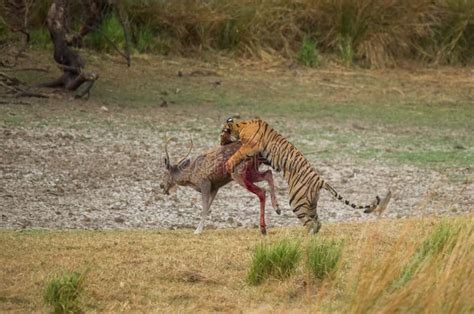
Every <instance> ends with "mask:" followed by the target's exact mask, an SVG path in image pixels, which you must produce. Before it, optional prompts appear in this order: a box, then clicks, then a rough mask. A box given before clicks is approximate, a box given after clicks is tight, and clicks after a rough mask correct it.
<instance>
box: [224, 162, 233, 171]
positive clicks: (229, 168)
mask: <svg viewBox="0 0 474 314" xmlns="http://www.w3.org/2000/svg"><path fill="white" fill-rule="evenodd" d="M232 170H234V165H233V163H231V162H229V161H227V162H226V163H225V171H226V172H228V173H232Z"/></svg>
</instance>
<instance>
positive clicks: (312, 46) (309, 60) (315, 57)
mask: <svg viewBox="0 0 474 314" xmlns="http://www.w3.org/2000/svg"><path fill="white" fill-rule="evenodd" d="M298 62H299V63H301V64H303V65H305V66H308V67H311V68H315V67H318V66H320V65H321V56H320V55H319V52H318V49H317V48H316V43H315V42H314V41H313V40H311V39H309V38H308V37H305V38H304V39H303V43H302V44H301V48H300V51H299V52H298Z"/></svg>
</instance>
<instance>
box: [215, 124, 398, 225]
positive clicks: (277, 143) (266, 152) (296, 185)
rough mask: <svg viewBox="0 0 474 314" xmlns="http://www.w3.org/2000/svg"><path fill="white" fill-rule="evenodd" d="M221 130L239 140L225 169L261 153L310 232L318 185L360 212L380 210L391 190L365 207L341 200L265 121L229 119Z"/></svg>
mask: <svg viewBox="0 0 474 314" xmlns="http://www.w3.org/2000/svg"><path fill="white" fill-rule="evenodd" d="M223 129H229V130H230V132H231V135H232V136H233V137H235V138H236V139H240V141H241V143H242V146H241V147H240V149H239V150H238V151H237V152H235V153H234V155H232V157H230V158H229V159H228V160H227V163H226V168H227V170H228V171H230V170H232V169H233V168H234V167H235V166H237V165H238V164H239V163H240V162H241V161H243V160H245V159H246V158H248V157H250V156H255V155H257V154H259V153H260V154H262V156H263V157H264V158H265V159H267V160H268V161H269V162H270V163H271V166H272V167H273V168H274V169H276V170H278V171H280V170H283V176H284V178H285V179H286V181H287V182H288V187H289V196H290V206H291V208H292V210H293V212H294V213H295V214H296V216H297V217H298V218H299V219H300V220H301V221H302V222H303V224H304V225H305V226H307V227H308V229H309V232H310V233H316V232H318V231H319V229H320V227H321V223H320V222H319V220H318V215H317V212H316V206H317V202H318V198H319V191H320V190H321V189H322V188H324V189H326V190H327V191H329V192H330V193H331V194H332V195H333V196H334V197H335V198H336V199H338V200H340V201H341V202H343V203H344V204H346V205H349V206H351V207H352V208H358V209H365V210H364V213H371V212H373V211H375V210H376V209H377V211H382V210H383V209H384V208H385V207H386V205H387V203H388V201H389V199H390V196H391V193H390V191H389V192H388V194H387V196H386V197H385V198H384V199H383V200H381V199H380V197H378V196H377V197H376V199H375V201H374V202H373V203H372V204H370V205H366V206H358V205H355V204H353V203H351V202H349V201H347V200H345V199H344V198H343V197H342V196H341V195H340V194H339V193H338V192H336V190H335V189H334V188H333V187H332V186H331V185H329V183H327V182H326V181H324V180H323V178H321V176H320V175H319V174H318V173H317V172H316V170H315V169H314V168H313V167H312V166H311V164H310V163H309V161H308V160H307V159H306V158H305V157H304V156H303V154H302V153H301V152H300V151H298V150H297V149H296V148H295V147H294V146H293V144H291V143H290V142H289V141H288V140H287V139H286V138H284V137H283V136H282V135H280V134H279V133H278V132H277V131H275V130H274V129H272V128H271V127H270V126H269V125H268V123H266V122H265V121H262V120H259V119H254V120H245V121H240V122H238V123H237V122H235V121H234V120H233V119H232V118H229V119H227V123H226V124H225V125H224V128H223Z"/></svg>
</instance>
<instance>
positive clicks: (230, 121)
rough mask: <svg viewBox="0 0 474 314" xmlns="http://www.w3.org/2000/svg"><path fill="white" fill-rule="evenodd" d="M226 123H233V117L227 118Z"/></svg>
mask: <svg viewBox="0 0 474 314" xmlns="http://www.w3.org/2000/svg"><path fill="white" fill-rule="evenodd" d="M226 123H234V118H232V117H229V118H227V121H226Z"/></svg>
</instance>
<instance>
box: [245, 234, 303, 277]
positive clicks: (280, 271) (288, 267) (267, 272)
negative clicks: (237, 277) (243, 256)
mask: <svg viewBox="0 0 474 314" xmlns="http://www.w3.org/2000/svg"><path fill="white" fill-rule="evenodd" d="M300 257H301V253H300V246H299V244H298V243H297V242H295V241H290V240H286V239H284V240H281V241H280V242H277V243H275V244H271V245H268V244H260V245H258V246H257V247H256V249H255V253H254V256H253V259H252V264H251V266H250V271H249V273H248V275H247V281H248V282H249V283H250V284H251V285H258V284H260V283H262V282H263V281H264V280H265V279H267V278H269V277H271V276H273V277H276V278H279V279H285V278H288V277H289V276H290V275H291V274H292V273H293V272H294V270H295V269H296V266H297V265H298V262H299V260H300Z"/></svg>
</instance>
